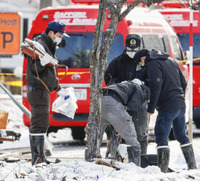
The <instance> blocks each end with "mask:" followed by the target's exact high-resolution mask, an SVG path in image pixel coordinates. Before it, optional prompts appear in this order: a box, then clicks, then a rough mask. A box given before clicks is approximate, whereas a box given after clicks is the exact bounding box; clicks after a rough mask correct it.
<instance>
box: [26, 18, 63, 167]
mask: <svg viewBox="0 0 200 181" xmlns="http://www.w3.org/2000/svg"><path fill="white" fill-rule="evenodd" d="M64 31H65V25H64V24H62V23H59V22H56V21H51V22H50V23H49V24H48V26H47V28H46V30H45V32H43V33H42V34H41V35H40V36H38V37H36V38H35V39H34V40H35V41H37V42H39V43H40V44H41V45H42V46H43V48H44V50H45V51H46V52H47V54H48V56H49V55H50V56H52V57H54V54H55V50H56V45H57V44H59V43H60V42H61V40H62V37H63V34H64ZM48 56H41V57H39V58H40V60H39V61H38V60H35V59H33V58H31V57H29V56H28V57H27V74H26V80H27V84H28V93H27V97H28V101H29V103H30V105H31V120H30V145H31V153H32V165H34V164H37V163H41V162H46V163H47V164H48V163H50V162H49V161H48V160H46V158H45V155H44V135H45V133H46V132H47V129H48V127H49V106H50V96H49V93H50V92H52V91H53V90H54V91H57V92H58V94H59V91H61V90H62V89H61V88H60V86H59V83H58V79H57V76H56V75H55V70H54V69H55V67H54V66H53V65H51V66H49V63H50V60H49V57H48Z"/></svg>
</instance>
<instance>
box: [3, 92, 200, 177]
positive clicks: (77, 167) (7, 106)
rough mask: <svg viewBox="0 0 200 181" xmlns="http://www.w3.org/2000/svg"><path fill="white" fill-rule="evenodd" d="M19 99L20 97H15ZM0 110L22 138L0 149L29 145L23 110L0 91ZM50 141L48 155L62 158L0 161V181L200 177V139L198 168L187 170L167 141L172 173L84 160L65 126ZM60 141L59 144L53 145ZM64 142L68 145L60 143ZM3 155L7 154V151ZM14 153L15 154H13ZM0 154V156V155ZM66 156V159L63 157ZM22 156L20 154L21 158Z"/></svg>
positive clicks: (197, 140)
mask: <svg viewBox="0 0 200 181" xmlns="http://www.w3.org/2000/svg"><path fill="white" fill-rule="evenodd" d="M15 98H16V99H17V100H18V101H19V102H21V96H15ZM0 110H5V111H8V112H9V122H8V125H7V130H12V131H15V132H20V133H21V134H22V137H21V139H20V140H19V141H14V142H4V143H3V144H0V152H1V150H2V149H7V148H14V147H28V146H29V139H28V129H27V128H26V127H25V126H24V125H23V121H22V112H21V110H20V109H19V108H17V106H16V105H15V104H14V103H13V102H12V101H11V100H10V99H9V98H8V97H7V96H6V95H4V94H0ZM49 140H50V141H51V142H52V143H54V144H53V147H52V150H53V155H52V156H50V157H48V159H50V160H55V158H56V157H58V158H59V159H61V162H60V163H57V164H53V163H51V164H50V165H45V164H41V165H39V166H38V167H37V168H36V167H35V166H31V164H30V162H27V161H25V160H24V159H22V160H21V162H14V163H7V162H5V161H0V181H18V180H20V181H21V180H23V181H43V180H45V181H50V180H56V181H72V180H79V181H81V180H86V181H97V180H98V181H122V180H123V181H133V180H134V181H157V180H163V181H168V180H172V181H179V180H180V181H184V180H200V169H199V165H200V152H199V150H200V138H194V139H193V146H194V152H195V156H196V161H197V166H198V169H197V170H190V171H188V170H187V167H186V163H185V161H184V158H183V155H182V152H181V149H180V147H179V143H178V142H177V141H170V142H169V146H170V148H171V149H170V151H171V153H170V165H169V167H170V168H172V169H174V170H175V172H172V173H162V172H160V170H159V168H158V167H156V166H149V167H147V168H145V169H143V168H140V167H137V166H135V165H134V164H133V163H120V162H117V163H116V164H117V165H118V166H119V167H120V170H119V171H117V170H115V169H113V168H111V167H107V166H102V165H97V164H95V163H94V162H86V161H84V149H85V145H83V144H82V145H79V144H77V145H76V144H75V145H74V144H71V143H74V142H73V140H72V137H71V130H70V129H69V128H65V129H62V130H59V131H58V132H57V133H51V134H50V135H49ZM56 142H59V143H60V144H55V143H56ZM62 143H67V144H62ZM105 151H106V148H105V146H103V147H102V148H101V153H102V156H104V155H105ZM3 154H9V152H8V151H6V152H4V153H3ZM13 154H14V153H13ZM148 154H156V144H155V143H154V142H151V143H149V146H148ZM1 156H2V155H1V154H0V158H1ZM63 157H65V159H62V158H63ZM22 158H23V157H22Z"/></svg>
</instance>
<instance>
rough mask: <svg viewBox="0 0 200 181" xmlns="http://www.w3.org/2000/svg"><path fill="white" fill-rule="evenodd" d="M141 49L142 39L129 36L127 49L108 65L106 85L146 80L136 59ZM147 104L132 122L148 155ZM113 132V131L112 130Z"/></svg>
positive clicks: (142, 148) (142, 147) (144, 151)
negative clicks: (136, 79) (135, 56)
mask: <svg viewBox="0 0 200 181" xmlns="http://www.w3.org/2000/svg"><path fill="white" fill-rule="evenodd" d="M140 47H141V38H140V36H139V35H137V34H129V35H128V36H127V37H126V49H125V50H124V52H123V53H122V54H121V55H119V56H118V57H116V58H114V59H113V60H112V61H111V63H110V64H109V65H108V67H107V69H106V72H105V77H104V80H105V83H106V85H107V86H108V85H111V84H116V83H120V82H122V81H125V80H133V79H135V78H138V79H140V80H141V81H144V80H145V74H144V73H143V69H142V68H141V66H140V65H138V64H137V63H136V61H135V59H134V55H135V53H136V52H137V51H138V50H139V49H140ZM146 105H147V102H146V101H145V102H144V103H143V105H142V107H141V109H140V110H139V111H138V114H137V115H135V116H132V118H133V119H132V121H133V122H134V125H135V129H136V133H137V139H138V141H139V142H140V144H141V153H142V154H146V152H147V144H148V138H147V131H148V130H147V111H146ZM111 130H112V129H111ZM111 130H110V129H109V127H108V129H106V133H107V135H108V139H110V138H109V134H110V132H112V131H111Z"/></svg>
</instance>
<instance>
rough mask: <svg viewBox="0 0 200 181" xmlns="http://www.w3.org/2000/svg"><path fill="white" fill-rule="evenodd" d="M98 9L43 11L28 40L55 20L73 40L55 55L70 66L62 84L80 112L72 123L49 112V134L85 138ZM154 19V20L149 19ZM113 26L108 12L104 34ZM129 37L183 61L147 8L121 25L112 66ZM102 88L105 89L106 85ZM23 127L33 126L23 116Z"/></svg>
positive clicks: (177, 46) (173, 39)
mask: <svg viewBox="0 0 200 181" xmlns="http://www.w3.org/2000/svg"><path fill="white" fill-rule="evenodd" d="M97 16H98V6H97V5H73V6H67V7H59V8H45V9H42V10H41V11H40V12H39V13H38V15H37V17H36V18H35V20H34V22H33V25H32V29H31V31H30V33H29V35H28V38H29V39H33V38H34V37H35V36H37V35H39V34H41V33H42V32H43V31H44V30H45V28H46V26H47V24H48V22H49V21H52V20H56V21H61V22H63V23H64V24H66V27H67V28H66V32H67V34H68V35H69V36H70V37H69V38H68V37H64V38H63V40H64V41H65V46H63V47H60V48H59V49H58V50H57V51H56V57H57V58H58V60H59V62H60V63H61V64H65V65H67V66H68V68H69V70H68V73H67V76H66V77H65V78H64V79H62V80H60V85H61V86H62V87H74V89H75V93H76V96H77V99H78V101H77V104H78V109H77V111H76V114H75V117H74V119H73V120H72V119H71V118H68V117H66V116H64V115H62V114H58V113H55V112H52V110H50V115H49V118H50V128H49V131H53V130H57V129H59V128H63V127H70V128H71V129H72V136H73V138H74V139H80V140H83V139H84V137H85V133H84V127H85V126H86V124H87V119H88V115H89V104H90V71H89V66H90V56H89V55H90V51H91V49H92V44H93V37H94V32H95V26H96V23H97ZM150 17H151V18H150ZM109 22H110V16H109V14H108V12H107V15H106V20H105V26H104V31H105V30H106V29H107V27H108V25H109ZM130 33H137V34H139V35H140V36H141V38H142V46H143V47H144V48H148V49H152V48H155V49H160V50H162V51H165V52H167V53H169V54H170V56H171V57H173V58H176V59H177V60H182V59H183V58H184V57H183V51H182V48H181V45H180V42H179V40H178V37H177V36H176V34H175V32H174V31H173V29H172V28H171V26H170V25H169V24H168V22H167V21H166V20H165V19H164V18H163V16H162V15H161V14H160V13H158V12H155V11H151V10H149V9H147V8H134V10H132V12H131V13H130V14H129V15H128V16H127V17H126V18H124V19H123V20H122V21H121V22H119V24H118V27H117V31H116V35H115V37H114V41H113V44H112V46H111V49H110V53H109V56H108V64H109V62H110V61H111V60H112V59H113V58H114V57H116V56H118V55H120V54H121V53H122V52H123V50H124V48H125V39H126V36H127V35H128V34H130ZM26 64H27V60H26V59H24V65H23V74H24V76H23V93H22V95H23V104H24V106H26V107H27V108H28V109H29V110H30V105H29V103H28V100H27V83H26V76H25V74H26ZM180 66H181V68H182V70H183V71H184V73H185V74H186V75H187V68H185V67H184V65H182V64H180ZM58 73H59V76H60V77H62V75H63V74H64V69H62V68H59V70H58ZM102 86H105V84H103V85H102ZM57 97H58V95H57V93H54V94H51V105H52V102H54V100H55V99H56V98H57ZM23 118H24V124H25V125H26V126H29V125H30V120H29V118H28V117H27V116H26V115H24V117H23Z"/></svg>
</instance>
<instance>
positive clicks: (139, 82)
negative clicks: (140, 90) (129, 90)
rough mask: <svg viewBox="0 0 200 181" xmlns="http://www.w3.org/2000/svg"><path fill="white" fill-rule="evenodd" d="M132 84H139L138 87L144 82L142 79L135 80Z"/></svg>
mask: <svg viewBox="0 0 200 181" xmlns="http://www.w3.org/2000/svg"><path fill="white" fill-rule="evenodd" d="M132 82H133V83H135V84H138V85H142V84H143V82H142V81H141V80H140V79H133V80H132Z"/></svg>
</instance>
